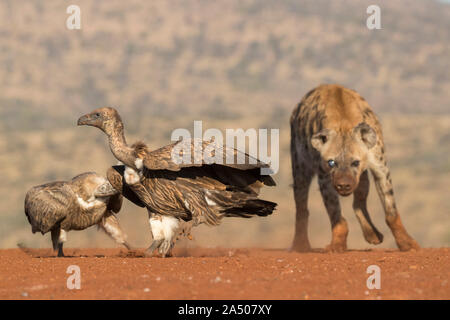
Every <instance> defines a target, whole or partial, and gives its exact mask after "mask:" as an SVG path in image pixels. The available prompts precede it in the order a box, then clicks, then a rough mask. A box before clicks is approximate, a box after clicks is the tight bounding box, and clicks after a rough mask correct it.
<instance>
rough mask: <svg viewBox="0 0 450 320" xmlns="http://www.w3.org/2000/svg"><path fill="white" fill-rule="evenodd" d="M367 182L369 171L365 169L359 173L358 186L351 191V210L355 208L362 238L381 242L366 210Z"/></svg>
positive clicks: (376, 242) (381, 237)
mask: <svg viewBox="0 0 450 320" xmlns="http://www.w3.org/2000/svg"><path fill="white" fill-rule="evenodd" d="M369 184H370V183H369V173H368V172H367V170H366V171H364V172H363V173H362V174H361V176H360V178H359V184H358V187H357V188H356V190H355V191H354V192H353V210H355V214H356V218H358V221H359V224H360V225H361V228H362V231H363V234H364V239H366V241H367V242H368V243H371V244H380V243H381V242H383V235H382V234H381V233H380V232H379V231H378V230H377V228H376V227H375V226H374V225H373V223H372V220H371V219H370V216H369V212H368V211H367V196H368V195H369Z"/></svg>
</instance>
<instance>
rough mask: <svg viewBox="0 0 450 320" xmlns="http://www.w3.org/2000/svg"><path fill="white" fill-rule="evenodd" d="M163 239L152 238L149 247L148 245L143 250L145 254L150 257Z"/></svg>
mask: <svg viewBox="0 0 450 320" xmlns="http://www.w3.org/2000/svg"><path fill="white" fill-rule="evenodd" d="M163 240H164V239H161V240H153V242H152V244H151V245H150V247H148V249H147V250H146V251H145V255H146V256H149V257H152V256H153V251H155V250H156V249H158V248H159V247H160V246H161V243H162V242H163Z"/></svg>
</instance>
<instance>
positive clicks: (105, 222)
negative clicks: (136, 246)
mask: <svg viewBox="0 0 450 320" xmlns="http://www.w3.org/2000/svg"><path fill="white" fill-rule="evenodd" d="M98 226H99V227H100V228H101V229H102V230H103V231H105V233H106V234H107V235H108V236H110V237H111V238H112V239H114V240H115V241H116V242H117V243H119V244H122V245H124V246H125V248H127V249H128V250H131V249H132V247H131V246H130V244H129V243H128V242H127V240H126V239H127V235H126V234H125V232H123V230H122V228H120V225H119V221H118V220H117V218H116V216H115V215H113V214H111V215H109V216H108V215H106V216H105V217H103V218H102V220H101V221H100V222H99V223H98Z"/></svg>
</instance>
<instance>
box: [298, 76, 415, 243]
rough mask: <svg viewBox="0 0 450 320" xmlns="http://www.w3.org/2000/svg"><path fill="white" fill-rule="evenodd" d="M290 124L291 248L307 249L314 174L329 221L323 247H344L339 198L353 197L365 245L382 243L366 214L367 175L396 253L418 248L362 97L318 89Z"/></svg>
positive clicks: (376, 124) (330, 87)
mask: <svg viewBox="0 0 450 320" xmlns="http://www.w3.org/2000/svg"><path fill="white" fill-rule="evenodd" d="M290 122H291V160H292V172H293V180H294V196H295V202H296V228H295V237H294V242H293V249H294V250H297V251H309V250H310V249H311V246H310V243H309V240H308V233H307V226H308V216H309V212H308V208H307V200H308V191H309V187H310V184H311V181H312V178H313V177H314V176H315V175H316V174H317V175H318V181H319V188H320V192H321V194H322V199H323V202H324V204H325V207H326V210H327V212H328V215H329V218H330V221H331V228H332V240H331V244H330V245H329V246H328V249H329V250H331V251H344V250H346V249H347V234H348V227H347V223H346V221H345V219H344V218H343V217H342V215H341V208H340V203H339V195H340V196H349V195H351V194H353V209H354V211H355V214H356V216H357V218H358V221H359V222H360V224H361V227H362V230H363V234H364V238H365V239H366V241H368V242H369V243H372V244H379V243H381V242H382V241H383V235H382V234H381V233H380V232H379V231H378V230H377V229H376V228H375V226H374V225H373V223H372V221H371V219H370V216H369V212H368V211H367V205H366V203H367V195H368V193H369V175H368V172H369V171H370V172H371V173H372V176H373V178H374V181H375V185H376V189H377V191H378V194H379V197H380V199H381V202H382V204H383V207H384V211H385V214H386V222H387V224H388V226H389V227H390V229H391V231H392V232H393V235H394V237H395V240H396V243H397V245H398V247H399V248H400V250H410V249H417V248H419V246H418V244H417V242H416V241H415V240H414V239H413V238H412V237H411V236H410V235H408V233H407V232H406V230H405V228H404V226H403V224H402V222H401V220H400V216H399V214H398V210H397V207H396V204H395V199H394V191H393V186H392V180H391V176H390V173H389V168H388V166H387V163H386V157H385V148H384V143H383V136H382V130H381V125H380V123H379V121H378V119H377V117H376V116H375V114H374V113H373V111H372V109H371V107H370V106H369V104H368V103H367V102H366V101H365V99H364V98H362V97H361V96H360V95H359V94H358V93H356V92H355V91H353V90H350V89H347V88H344V87H342V86H339V85H321V86H319V87H317V88H315V89H313V90H311V91H309V92H308V93H307V94H306V95H305V96H304V97H303V99H302V100H301V102H300V103H299V105H298V106H297V107H296V108H295V109H294V111H293V113H292V116H291V121H290Z"/></svg>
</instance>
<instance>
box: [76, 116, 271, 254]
mask: <svg viewBox="0 0 450 320" xmlns="http://www.w3.org/2000/svg"><path fill="white" fill-rule="evenodd" d="M78 125H87V126H93V127H97V128H99V129H100V130H102V131H103V132H104V133H105V134H106V135H107V137H108V140H109V146H110V149H111V152H112V153H113V155H114V156H115V157H116V158H117V159H118V160H119V161H120V162H121V163H122V164H123V166H122V169H121V170H120V169H118V168H117V167H116V170H115V171H116V173H114V172H112V171H111V170H110V171H109V173H108V180H109V182H110V183H111V184H112V185H113V186H114V188H116V189H117V190H120V188H121V185H120V183H121V181H123V180H121V177H122V175H123V179H124V180H125V183H126V185H127V188H129V189H131V190H132V193H134V195H135V196H136V197H137V198H138V200H139V201H138V203H141V204H143V205H144V206H145V207H146V208H147V211H148V214H149V222H150V228H151V233H152V237H153V242H152V244H151V245H150V247H149V248H148V249H147V251H146V255H149V256H151V255H153V252H154V251H155V250H158V251H159V253H160V254H161V255H162V256H163V257H165V256H166V255H167V253H168V252H169V251H170V249H171V248H172V246H173V245H174V238H175V237H176V236H177V234H178V233H179V230H180V228H181V229H183V228H184V223H190V224H191V225H193V226H196V225H199V224H201V223H204V224H206V225H209V226H215V225H218V224H219V223H220V222H221V220H222V218H224V217H243V218H250V217H252V216H255V215H256V216H268V215H270V214H272V212H273V211H274V209H275V207H276V206H277V204H276V203H274V202H270V201H266V200H261V199H258V194H259V190H260V188H261V187H263V186H264V185H266V186H275V181H274V180H273V179H272V177H271V176H269V175H262V174H261V169H262V168H266V169H267V168H269V166H268V165H267V164H265V163H263V162H261V161H259V160H258V159H256V158H252V157H250V156H249V155H248V154H246V153H243V152H240V151H238V150H236V149H234V148H228V147H224V146H220V145H218V144H216V143H215V142H214V141H213V140H211V141H202V140H198V139H183V140H180V141H177V142H175V143H172V144H170V145H167V146H165V147H162V148H160V149H157V150H153V151H152V150H149V148H148V147H147V146H146V144H144V143H142V142H138V143H135V144H134V145H132V146H128V144H127V142H126V139H125V135H124V125H123V122H122V119H121V117H120V115H119V113H118V112H117V111H116V110H115V109H113V108H100V109H96V110H94V111H93V112H91V113H89V114H86V115H84V116H82V117H80V118H79V119H78ZM203 150H210V153H209V157H208V159H205V157H204V153H203ZM218 151H219V152H220V153H218V156H217V157H215V155H216V152H218ZM220 154H221V155H220ZM186 155H187V156H189V157H190V159H189V160H191V161H179V158H178V157H183V156H186ZM238 156H240V157H241V159H244V161H239V162H244V163H242V164H239V163H237V161H227V160H229V159H230V157H232V158H233V160H236V158H237V157H238ZM231 162H232V163H231ZM113 168H114V167H113ZM125 197H127V196H125ZM127 198H128V197H127ZM133 202H134V201H133ZM135 203H136V202H135Z"/></svg>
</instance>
